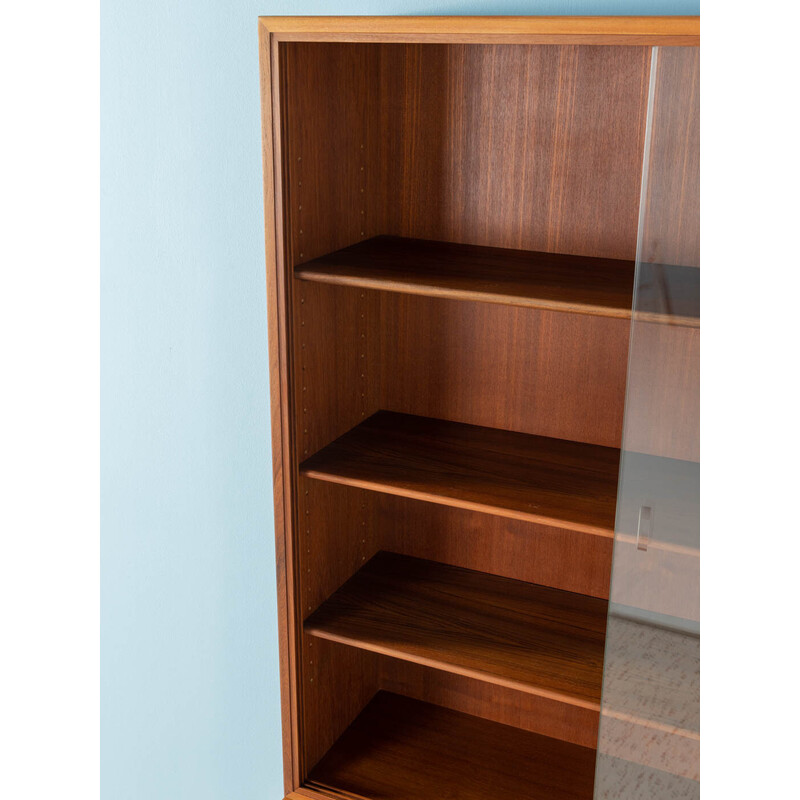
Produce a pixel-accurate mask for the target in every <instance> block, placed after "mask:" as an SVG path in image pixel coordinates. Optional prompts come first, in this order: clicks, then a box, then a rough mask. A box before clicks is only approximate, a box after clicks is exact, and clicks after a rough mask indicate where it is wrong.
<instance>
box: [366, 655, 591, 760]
mask: <svg viewBox="0 0 800 800" xmlns="http://www.w3.org/2000/svg"><path fill="white" fill-rule="evenodd" d="M361 652H366V651H361ZM378 659H379V662H378V664H379V670H380V686H381V688H382V689H385V690H387V691H391V692H396V693H397V694H402V695H404V696H406V697H413V698H415V699H417V700H422V701H424V702H426V703H433V704H434V705H439V706H444V707H445V708H451V709H453V710H454V711H463V712H464V713H465V714H472V715H474V716H477V717H482V718H483V719H488V720H492V721H493V722H499V723H501V724H503V725H513V726H514V727H515V728H519V729H520V730H524V731H530V732H531V733H539V734H542V735H543V736H549V737H552V738H554V739H560V740H561V741H564V742H571V743H573V744H579V745H581V746H582V747H596V746H597V734H598V725H599V722H600V712H599V711H598V710H597V709H592V708H586V707H585V706H578V705H574V704H573V703H564V702H561V701H560V700H554V699H552V698H549V697H543V696H542V695H540V694H531V693H530V692H523V691H519V690H517V689H513V688H510V687H508V686H503V685H500V684H497V683H489V682H488V681H484V680H477V679H475V678H470V677H466V676H464V675H459V674H458V673H455V672H445V671H444V670H440V669H434V668H432V667H426V666H424V665H421V664H417V663H416V662H414V661H404V660H401V659H399V658H390V657H389V656H378Z"/></svg>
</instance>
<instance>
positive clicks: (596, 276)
mask: <svg viewBox="0 0 800 800" xmlns="http://www.w3.org/2000/svg"><path fill="white" fill-rule="evenodd" d="M633 272H634V264H633V262H630V261H613V260H611V259H596V258H580V257H577V256H564V255H560V254H553V253H531V252H527V251H525V250H509V249H503V248H496V247H476V246H474V245H459V244H452V243H450V242H431V241H427V240H422V239H404V238H401V237H396V236H378V237H374V238H372V239H369V240H367V241H365V242H361V243H359V244H356V245H353V246H351V247H347V248H345V249H343V250H338V251H336V252H335V253H330V254H329V255H325V256H322V257H320V258H317V259H314V260H313V261H311V262H307V263H305V264H302V265H300V266H299V267H297V268H296V269H295V276H296V277H298V278H301V279H303V280H312V281H320V282H322V283H333V284H339V285H345V286H360V287H366V288H368V289H383V290H387V291H393V292H404V293H406V294H421V295H429V296H432V297H448V298H451V299H453V298H454V299H460V300H479V301H482V302H493V303H502V304H506V305H512V306H523V307H528V308H546V309H552V310H556V311H571V312H574V313H578V314H595V315H597V316H605V317H620V318H623V319H626V318H630V315H631V302H632V299H633Z"/></svg>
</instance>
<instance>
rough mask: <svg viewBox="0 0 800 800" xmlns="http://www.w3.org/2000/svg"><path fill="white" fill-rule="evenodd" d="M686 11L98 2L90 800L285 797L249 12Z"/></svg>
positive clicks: (680, 7)
mask: <svg viewBox="0 0 800 800" xmlns="http://www.w3.org/2000/svg"><path fill="white" fill-rule="evenodd" d="M696 13H698V1H697V0H660V1H658V0H654V1H653V2H647V1H646V0H605V1H603V2H591V1H590V0H583V1H581V0H572V2H566V1H564V2H558V1H557V0H551V1H550V2H530V3H513V2H510V3H504V2H456V1H455V0H452V1H450V2H439V3H432V2H419V1H415V2H412V1H409V2H388V1H386V2H380V1H377V0H376V1H375V2H357V1H356V0H346V2H340V3H336V2H332V0H317V2H306V3H296V2H290V1H288V0H284V1H283V2H269V0H196V2H187V1H186V0H172V1H170V0H139V2H137V3H130V2H121V0H104V2H103V5H102V13H101V37H102V39H101V53H102V87H101V113H102V152H101V168H102V177H101V202H102V217H101V230H102V245H101V253H102V288H101V341H102V344H101V407H102V421H101V426H102V431H101V432H102V452H101V466H102V477H101V497H102V517H101V518H102V545H101V572H102V586H101V590H102V623H101V632H102V642H101V675H102V687H101V691H102V696H101V701H102V719H101V724H102V729H101V730H102V792H103V794H102V797H103V800H122V798H136V800H181V799H182V798H186V800H210V799H211V798H213V799H214V800H255V798H259V800H278V799H279V798H280V797H282V791H281V790H282V778H281V755H280V745H281V740H280V720H279V700H278V655H277V648H276V644H277V633H276V605H275V577H274V576H275V563H274V552H273V543H272V539H273V521H272V500H271V484H270V459H271V456H270V451H269V418H268V408H267V404H268V385H267V331H266V305H265V279H264V251H263V250H264V248H263V216H262V197H261V190H262V187H261V153H260V130H259V124H260V118H259V92H258V62H257V47H256V17H257V16H258V15H259V14H266V15H269V14H696ZM68 533H69V531H68V526H67V527H66V528H65V535H68Z"/></svg>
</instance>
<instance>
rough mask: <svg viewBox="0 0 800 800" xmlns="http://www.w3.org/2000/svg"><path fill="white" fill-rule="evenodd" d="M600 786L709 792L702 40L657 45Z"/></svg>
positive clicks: (603, 791) (599, 792) (611, 790)
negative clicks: (705, 749)
mask: <svg viewBox="0 0 800 800" xmlns="http://www.w3.org/2000/svg"><path fill="white" fill-rule="evenodd" d="M649 92H650V93H649V102H648V112H647V135H646V145H645V157H644V168H643V177H642V196H641V204H640V219H639V239H638V248H637V259H636V281H635V290H634V298H633V318H632V325H631V340H630V350H629V361H628V384H627V396H626V404H625V424H624V432H623V443H622V459H621V464H620V480H619V489H618V500H617V517H616V526H615V539H614V561H613V570H612V579H611V597H610V601H611V602H610V606H609V618H608V632H607V639H606V653H605V667H604V675H603V697H602V711H601V719H600V733H599V741H598V762H597V776H596V782H595V798H604V799H605V798H609V799H610V798H613V800H628V799H629V798H630V799H633V798H636V799H637V800H640V799H641V800H660V799H661V798H697V797H699V791H700V790H699V779H700V774H699V760H700V759H699V755H700V707H699V691H700V592H699V589H700V530H699V509H700V503H699V494H700V467H699V462H700V449H699V417H700V413H699V412H700V408H699V407H700V402H699V399H700V398H699V366H700V353H699V345H700V269H699V266H700V253H699V50H698V49H697V48H689V47H686V48H684V47H661V48H654V49H653V53H652V62H651V73H650V90H649Z"/></svg>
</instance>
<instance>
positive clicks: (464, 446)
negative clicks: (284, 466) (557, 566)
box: [300, 411, 619, 537]
mask: <svg viewBox="0 0 800 800" xmlns="http://www.w3.org/2000/svg"><path fill="white" fill-rule="evenodd" d="M300 470H301V473H302V474H303V475H304V476H305V477H308V478H316V479H317V480H326V481H332V482H334V483H342V484H347V485H349V486H359V487H361V488H365V489H371V490H374V491H380V492H386V493H388V494H397V495H402V496H404V497H413V498H416V499H422V500H428V501H430V502H434V503H442V504H444V505H452V506H456V507H458V508H469V509H473V510H478V511H484V512H487V513H490V514H497V515H499V516H507V517H512V518H513V519H523V520H529V521H531V522H544V523H546V524H549V525H552V526H554V527H559V528H566V529H568V530H573V531H581V532H584V533H590V534H595V535H599V536H606V537H611V536H613V535H614V514H615V509H616V497H617V475H618V470H619V451H618V450H616V449H615V448H611V447H598V446H596V445H587V444H580V443H578V442H568V441H565V440H563V439H549V438H546V437H543V436H530V435H528V434H520V433H514V432H511V431H502V430H497V429H494V428H483V427H478V426H476V425H463V424H461V423H455V422H446V421H443V420H437V419H431V418H428V417H416V416H412V415H409V414H397V413H394V412H389V411H379V412H377V413H376V414H373V415H372V416H371V417H370V418H369V419H367V420H365V421H364V422H362V423H361V424H360V425H357V426H356V427H355V428H353V429H352V430H351V431H348V432H347V433H346V434H344V435H343V436H340V437H339V438H338V439H337V440H336V441H334V442H332V443H331V444H329V445H328V446H327V447H325V448H323V449H322V450H320V451H319V452H318V453H315V454H314V455H313V456H311V457H310V458H308V459H307V460H306V461H304V462H303V463H302V465H301V467H300Z"/></svg>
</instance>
